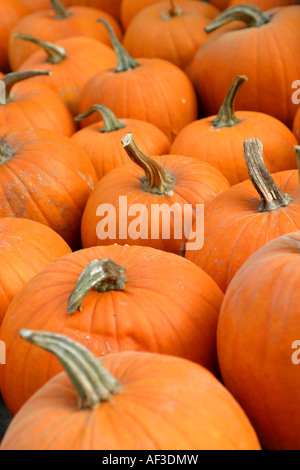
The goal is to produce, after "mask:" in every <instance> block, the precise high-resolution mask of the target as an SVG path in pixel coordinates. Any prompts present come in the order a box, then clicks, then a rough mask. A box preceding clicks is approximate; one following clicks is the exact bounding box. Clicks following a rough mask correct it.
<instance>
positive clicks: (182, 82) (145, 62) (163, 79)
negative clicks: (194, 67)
mask: <svg viewBox="0 0 300 470" xmlns="http://www.w3.org/2000/svg"><path fill="white" fill-rule="evenodd" d="M101 21H102V22H103V23H104V24H105V25H106V27H107V29H108V31H109V32H110V35H111V39H112V42H113V45H114V48H115V52H116V55H117V58H118V65H117V68H116V69H108V70H106V71H104V72H101V73H99V74H97V75H95V77H94V78H92V79H91V80H90V81H89V82H88V83H87V84H86V86H85V87H84V89H83V92H82V94H81V97H80V104H79V111H80V113H81V114H82V113H84V112H85V111H86V110H87V109H89V108H91V107H92V106H93V105H94V104H95V103H98V104H102V105H104V106H106V107H107V108H109V109H111V110H112V111H113V112H114V113H115V114H116V116H117V117H119V118H123V119H124V118H131V119H139V120H142V121H147V122H150V123H151V124H154V125H155V126H157V127H158V128H160V129H161V130H162V131H163V132H164V133H165V134H166V136H167V137H168V138H169V139H170V140H173V139H174V137H175V136H176V135H177V134H178V132H179V131H180V130H181V129H182V128H183V127H185V126H186V125H187V124H189V123H190V122H192V121H194V120H195V119H197V116H198V103H197V97H196V93H195V90H194V88H193V86H192V83H191V82H190V80H189V79H188V77H187V75H186V74H185V73H184V72H183V71H182V70H181V69H179V68H178V67H176V66H175V65H174V64H171V63H170V62H168V61H166V60H161V59H139V60H138V61H137V60H134V59H133V58H132V57H131V56H130V55H129V54H128V53H127V52H126V50H125V49H124V48H123V47H122V45H121V44H120V43H119V41H118V39H117V38H116V36H115V34H114V32H113V30H112V28H111V26H110V25H109V24H108V23H107V22H106V21H105V20H101ZM96 121H97V118H95V117H94V116H91V117H90V118H88V119H86V120H85V121H83V126H85V125H89V124H92V123H94V122H96Z"/></svg>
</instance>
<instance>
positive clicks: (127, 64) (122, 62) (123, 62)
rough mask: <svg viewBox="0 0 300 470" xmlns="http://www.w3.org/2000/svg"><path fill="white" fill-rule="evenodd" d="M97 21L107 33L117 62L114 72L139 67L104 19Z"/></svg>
mask: <svg viewBox="0 0 300 470" xmlns="http://www.w3.org/2000/svg"><path fill="white" fill-rule="evenodd" d="M97 21H99V22H101V23H103V24H104V26H105V27H106V29H107V30H108V32H109V35H110V39H111V42H112V45H113V48H114V51H115V53H116V56H117V60H118V64H117V67H116V69H115V72H116V73H119V72H126V71H127V70H130V69H135V68H136V67H139V65H140V64H139V63H138V62H137V61H136V60H134V59H133V58H132V57H131V56H130V55H129V54H128V52H127V51H126V50H125V49H124V47H123V46H122V44H121V43H120V41H119V40H118V38H117V36H116V34H115V32H114V30H113V28H112V27H111V25H110V24H109V22H108V21H107V20H105V19H104V18H99V19H98V20H97Z"/></svg>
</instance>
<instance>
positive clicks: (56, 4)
mask: <svg viewBox="0 0 300 470" xmlns="http://www.w3.org/2000/svg"><path fill="white" fill-rule="evenodd" d="M51 5H52V8H53V10H54V13H55V18H56V19H57V20H64V19H66V18H69V17H70V16H72V14H71V13H70V12H69V11H68V10H67V8H66V7H65V5H64V4H63V2H62V1H61V0H51Z"/></svg>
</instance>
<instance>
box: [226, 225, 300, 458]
mask: <svg viewBox="0 0 300 470" xmlns="http://www.w3.org/2000/svg"><path fill="white" fill-rule="evenodd" d="M299 244H300V236H299V231H298V232H296V233H290V234H287V235H284V236H282V237H280V238H277V239H276V240H272V241H270V242H269V243H268V244H267V245H266V246H264V247H263V248H261V249H260V250H259V251H257V252H256V253H255V254H253V255H252V256H251V257H250V258H249V259H248V260H247V261H246V263H245V264H244V265H243V266H242V267H241V269H240V270H239V271H238V273H237V274H236V275H235V277H234V278H233V280H232V282H231V284H230V286H229V288H228V290H227V293H226V295H225V299H224V303H223V305H222V310H221V314H220V320H219V325H218V354H219V361H220V367H221V370H222V376H223V379H224V382H225V385H226V387H227V388H228V389H229V390H230V391H231V392H232V393H233V394H234V396H235V397H236V399H237V400H238V401H239V403H240V404H241V406H242V407H243V409H244V410H245V411H246V413H247V415H248V416H249V418H250V420H251V422H252V423H253V425H254V427H255V429H256V431H257V432H258V435H259V438H260V441H261V443H262V446H263V448H265V449H266V450H269V449H271V450H299V449H300V438H299V435H300V433H299V431H300V429H299V423H300V416H299V393H298V392H299V386H300V384H299V365H298V364H299V345H298V346H297V345H294V342H295V341H297V340H298V343H299V336H300V322H299V301H298V296H297V285H298V284H299V277H300V264H299ZM266 293H267V295H266ZM297 348H298V352H297ZM250 351H251V353H249V352H250ZM249 378H250V379H251V390H250V389H249V388H248V387H247V384H246V380H249ZM248 385H249V383H248Z"/></svg>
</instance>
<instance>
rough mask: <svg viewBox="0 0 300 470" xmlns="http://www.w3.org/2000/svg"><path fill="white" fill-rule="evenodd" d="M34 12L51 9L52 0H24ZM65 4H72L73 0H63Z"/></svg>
mask: <svg viewBox="0 0 300 470" xmlns="http://www.w3.org/2000/svg"><path fill="white" fill-rule="evenodd" d="M22 3H24V4H25V5H26V6H27V7H28V8H29V9H30V10H31V11H32V12H34V11H41V10H49V9H50V8H51V0H22ZM63 4H64V5H65V6H66V7H68V6H70V5H71V0H63Z"/></svg>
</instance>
